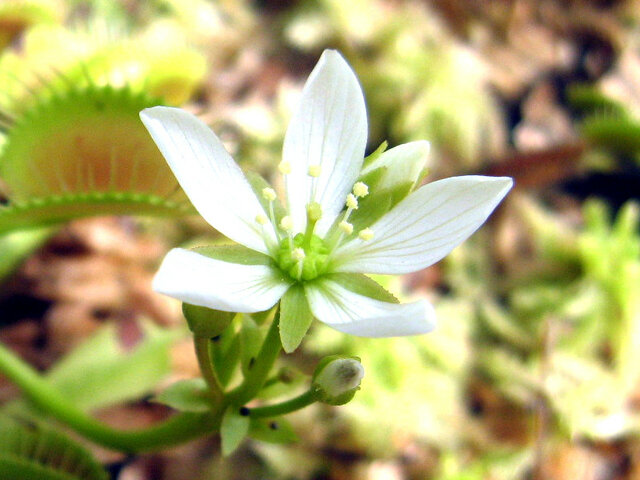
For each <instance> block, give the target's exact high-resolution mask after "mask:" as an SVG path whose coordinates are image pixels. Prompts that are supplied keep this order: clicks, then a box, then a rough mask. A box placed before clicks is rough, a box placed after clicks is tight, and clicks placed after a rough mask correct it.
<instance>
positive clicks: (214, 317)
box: [182, 302, 235, 338]
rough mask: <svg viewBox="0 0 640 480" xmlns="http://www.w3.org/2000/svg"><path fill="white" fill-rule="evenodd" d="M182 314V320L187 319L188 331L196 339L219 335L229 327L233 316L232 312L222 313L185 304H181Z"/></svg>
mask: <svg viewBox="0 0 640 480" xmlns="http://www.w3.org/2000/svg"><path fill="white" fill-rule="evenodd" d="M182 313H183V315H184V318H186V319H187V325H189V330H191V331H192V332H193V334H194V335H195V336H196V337H207V338H213V337H216V336H218V335H220V334H221V333H222V332H223V331H224V330H225V329H226V328H227V327H228V326H229V324H230V323H231V321H232V320H233V317H234V316H235V313H233V312H222V311H220V310H213V309H211V308H207V307H201V306H198V305H192V304H190V303H186V302H185V303H183V304H182Z"/></svg>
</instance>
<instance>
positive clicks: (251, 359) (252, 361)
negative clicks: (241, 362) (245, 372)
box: [249, 357, 256, 368]
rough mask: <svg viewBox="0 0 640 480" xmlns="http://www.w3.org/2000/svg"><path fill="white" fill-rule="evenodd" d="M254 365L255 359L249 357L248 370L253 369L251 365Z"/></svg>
mask: <svg viewBox="0 0 640 480" xmlns="http://www.w3.org/2000/svg"><path fill="white" fill-rule="evenodd" d="M254 363H256V359H255V357H251V358H250V359H249V368H253V364H254Z"/></svg>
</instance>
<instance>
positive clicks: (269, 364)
mask: <svg viewBox="0 0 640 480" xmlns="http://www.w3.org/2000/svg"><path fill="white" fill-rule="evenodd" d="M279 323H280V309H279V308H278V310H277V311H276V315H275V317H274V319H273V322H272V323H271V326H270V327H269V331H268V332H267V336H266V337H265V339H264V342H263V344H262V347H261V348H260V352H259V353H258V356H257V357H256V359H255V361H254V362H253V366H252V367H251V370H249V373H247V376H246V377H245V378H244V381H243V382H242V383H241V384H240V385H239V386H238V387H236V388H235V389H234V390H232V391H231V392H229V394H228V396H227V398H226V400H227V404H230V405H244V404H245V403H247V402H248V401H249V400H252V399H253V398H255V397H256V396H257V395H258V393H259V392H260V390H261V389H262V387H263V386H264V384H265V382H266V381H267V377H268V375H269V372H270V371H271V369H272V368H273V364H274V363H275V361H276V358H278V355H279V354H280V349H281V348H282V344H281V343H280V331H279V329H278V325H279Z"/></svg>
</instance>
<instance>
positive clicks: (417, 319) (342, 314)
mask: <svg viewBox="0 0 640 480" xmlns="http://www.w3.org/2000/svg"><path fill="white" fill-rule="evenodd" d="M305 293H306V295H307V299H308V301H309V306H310V308H311V311H312V312H313V315H314V316H315V317H316V318H317V319H318V320H320V321H321V322H324V323H326V324H327V325H329V326H330V327H332V328H335V329H336V330H338V331H340V332H344V333H349V334H351V335H357V336H359V337H400V336H405V335H418V334H421V333H427V332H430V331H431V330H433V329H434V328H435V326H436V318H435V312H434V310H433V307H432V306H431V304H430V303H429V302H427V301H426V300H419V301H417V302H413V303H404V304H400V303H387V302H381V301H379V300H374V299H372V298H369V297H365V296H363V295H359V294H357V293H354V292H352V291H350V290H347V289H346V288H344V287H342V286H341V285H339V284H338V283H336V282H334V281H331V280H319V281H317V282H312V283H308V284H307V285H305Z"/></svg>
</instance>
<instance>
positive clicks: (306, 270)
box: [276, 233, 329, 281]
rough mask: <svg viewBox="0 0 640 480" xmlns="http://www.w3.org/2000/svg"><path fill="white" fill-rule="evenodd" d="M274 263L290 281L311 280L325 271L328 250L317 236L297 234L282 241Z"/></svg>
mask: <svg viewBox="0 0 640 480" xmlns="http://www.w3.org/2000/svg"><path fill="white" fill-rule="evenodd" d="M276 261H277V263H278V266H279V267H280V268H281V269H282V271H284V272H286V273H287V274H288V275H289V276H290V277H291V278H292V279H294V280H298V281H300V280H313V279H314V278H316V277H318V276H320V275H322V274H323V273H325V272H326V271H327V264H328V261H329V249H328V248H327V246H326V245H325V242H324V240H322V239H321V238H320V237H318V236H317V235H310V236H307V235H304V234H302V233H299V234H297V235H296V236H295V237H293V239H291V238H284V239H282V241H281V242H280V245H279V247H278V254H277V258H276Z"/></svg>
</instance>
